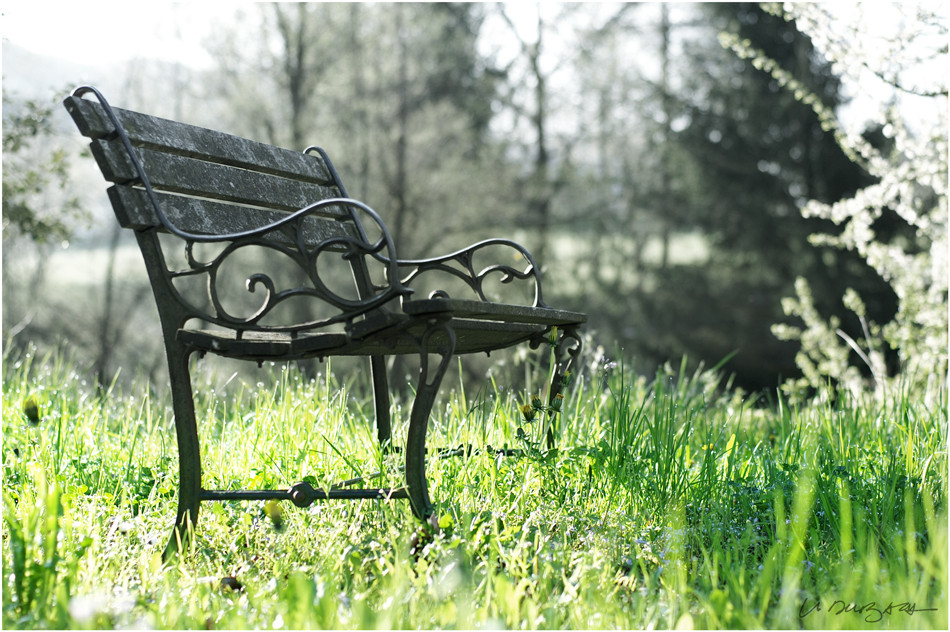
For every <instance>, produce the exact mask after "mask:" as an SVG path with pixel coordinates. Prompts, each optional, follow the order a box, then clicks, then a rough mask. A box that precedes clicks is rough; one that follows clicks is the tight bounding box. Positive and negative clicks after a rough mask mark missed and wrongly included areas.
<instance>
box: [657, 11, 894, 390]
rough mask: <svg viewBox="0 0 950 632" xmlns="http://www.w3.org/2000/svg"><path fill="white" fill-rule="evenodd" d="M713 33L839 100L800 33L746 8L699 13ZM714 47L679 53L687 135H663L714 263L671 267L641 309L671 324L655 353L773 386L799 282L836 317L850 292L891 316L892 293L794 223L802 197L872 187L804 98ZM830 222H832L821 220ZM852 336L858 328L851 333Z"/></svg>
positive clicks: (787, 355)
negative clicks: (722, 364) (675, 154)
mask: <svg viewBox="0 0 950 632" xmlns="http://www.w3.org/2000/svg"><path fill="white" fill-rule="evenodd" d="M702 10H703V12H704V13H705V14H706V16H707V19H708V22H709V24H710V25H711V26H712V27H713V28H715V29H716V30H718V31H721V32H724V33H727V34H731V35H732V36H734V37H736V38H738V39H741V40H743V41H750V42H753V45H754V46H756V47H758V48H761V49H762V50H765V51H768V55H769V56H771V57H772V58H774V59H777V60H781V61H780V62H779V63H783V64H786V65H787V66H788V67H790V68H793V69H794V73H795V75H796V76H797V77H799V80H800V81H801V82H802V83H803V84H805V85H808V86H809V87H810V89H811V90H812V92H813V93H814V94H816V95H819V98H820V99H821V101H822V102H823V103H825V104H826V107H827V108H829V109H831V110H834V109H835V108H838V107H840V106H841V105H842V103H843V99H842V96H841V93H840V83H839V81H838V80H837V78H836V77H835V76H834V74H833V73H832V69H831V66H830V64H828V63H827V62H824V61H823V60H822V59H820V58H819V57H818V55H817V54H816V53H815V51H814V48H813V46H812V44H811V42H810V40H809V39H808V38H807V37H806V36H804V35H803V34H802V33H800V32H799V31H798V30H797V29H796V28H795V26H794V24H790V23H787V22H785V21H784V20H782V19H780V18H776V17H775V16H772V15H770V14H769V13H767V12H765V11H763V10H762V9H761V8H760V7H759V6H758V5H754V4H708V5H702ZM710 41H711V40H710V39H709V38H706V39H702V40H699V39H693V40H690V41H687V42H686V44H685V46H684V55H685V56H686V58H687V60H688V63H687V64H686V67H687V68H689V69H690V70H689V72H687V73H685V74H684V75H683V80H684V83H683V88H682V92H681V93H680V96H679V101H680V107H681V108H682V113H683V114H682V116H683V123H682V129H681V130H680V131H678V132H676V133H675V134H673V135H672V136H671V138H670V140H671V141H673V144H674V145H675V146H678V147H679V148H680V150H679V151H680V153H679V156H680V157H681V159H682V160H683V161H685V162H686V164H689V163H691V165H689V167H688V168H687V169H684V170H681V171H679V174H684V175H685V177H686V178H688V180H687V181H686V182H683V179H682V178H683V175H677V176H674V177H676V178H678V179H680V181H681V182H683V184H682V190H683V191H685V192H687V199H686V200H685V205H686V206H687V208H688V210H689V214H690V220H689V221H690V223H691V224H693V225H695V226H698V227H699V228H700V229H701V231H702V234H703V235H704V237H705V239H706V241H707V244H708V247H709V258H708V260H707V261H703V262H702V263H700V264H687V265H678V266H671V267H670V268H668V269H667V270H665V271H664V273H663V275H662V278H661V281H660V284H659V288H658V290H657V291H656V292H654V293H653V294H652V295H651V297H650V299H651V300H649V301H646V302H645V305H646V306H647V310H646V312H647V316H648V318H649V319H650V320H651V321H652V322H659V323H668V324H669V325H670V327H669V328H668V329H667V330H666V331H663V332H660V334H661V335H659V336H652V337H651V338H652V340H653V341H655V342H654V343H650V342H646V341H644V342H645V344H647V345H651V344H652V347H653V348H652V351H653V353H654V354H655V355H656V356H657V357H664V356H666V357H669V356H673V357H676V356H677V355H681V354H687V355H689V356H692V357H698V358H706V359H712V358H724V357H726V356H727V355H729V354H730V353H732V352H736V355H735V356H734V358H733V359H732V360H731V361H730V363H729V365H728V366H729V369H730V370H731V371H734V372H735V374H736V376H737V379H738V381H739V382H740V383H742V384H744V385H746V386H749V387H754V388H760V387H767V386H768V384H769V383H770V382H771V381H772V380H774V377H773V376H775V375H792V374H795V373H796V372H797V370H798V369H797V367H796V366H795V363H794V356H795V352H796V350H795V347H794V345H790V344H787V343H783V342H782V341H779V340H777V339H776V338H775V337H774V336H773V335H772V333H771V329H770V328H771V324H772V323H774V322H776V321H777V320H778V319H780V318H781V315H782V312H781V298H782V297H783V296H785V295H787V294H788V293H789V292H790V291H791V289H792V283H793V280H794V279H795V278H796V277H803V278H808V279H810V280H812V282H813V287H814V289H815V296H816V299H817V300H819V301H820V303H821V304H822V307H823V308H824V309H826V310H828V311H829V312H832V313H840V312H842V311H843V310H844V306H843V305H842V304H841V302H840V297H841V295H842V293H843V291H844V288H846V287H860V288H862V290H863V292H864V293H865V295H867V296H869V297H874V302H873V303H870V302H869V305H868V308H869V310H871V311H872V312H873V313H874V314H876V315H885V316H886V315H887V314H888V313H891V312H893V309H894V304H893V294H892V293H890V292H889V289H888V288H887V286H886V284H884V283H882V282H881V280H880V279H879V278H877V275H876V274H875V273H874V272H873V271H872V270H871V269H869V268H868V267H867V266H866V264H864V262H863V261H861V260H860V258H858V257H855V256H853V255H850V254H849V253H843V252H841V251H834V250H832V249H829V248H817V247H815V246H813V245H811V244H809V243H808V241H807V236H808V235H809V234H811V233H812V232H814V231H816V230H819V229H820V228H821V227H820V225H821V224H822V222H821V221H820V220H816V219H811V218H802V217H801V215H800V214H799V213H798V210H797V209H798V206H799V204H800V203H801V202H802V201H803V200H804V199H809V198H814V199H821V200H825V201H835V200H838V199H840V198H841V197H843V196H846V195H850V194H853V192H854V191H856V190H857V189H858V188H859V187H861V186H863V185H866V184H867V183H868V182H869V178H868V175H867V174H866V173H865V172H864V171H863V170H862V169H860V167H858V166H856V165H855V164H854V163H852V162H851V161H850V160H849V159H848V157H847V155H846V154H845V153H844V152H842V151H841V149H840V148H839V147H838V145H837V143H836V142H835V139H834V135H833V134H831V133H830V132H828V131H827V130H825V129H824V128H823V126H822V123H821V121H820V120H819V118H818V117H817V116H816V115H815V113H814V111H812V109H811V108H809V107H808V106H806V105H804V104H802V103H799V102H798V101H796V100H795V98H794V96H793V95H791V94H789V93H788V92H787V91H785V90H783V89H782V87H781V86H780V85H779V84H778V82H776V81H775V79H774V78H772V77H771V76H770V75H769V74H768V73H767V72H764V71H763V70H761V69H760V68H758V67H757V66H756V64H753V63H751V61H748V60H741V59H732V60H730V59H728V55H730V54H731V53H730V52H729V51H727V50H721V49H720V50H716V49H715V48H712V47H711V46H710V45H709V43H710ZM825 228H827V226H825ZM852 332H853V333H854V334H855V335H856V334H857V331H856V330H854V329H852Z"/></svg>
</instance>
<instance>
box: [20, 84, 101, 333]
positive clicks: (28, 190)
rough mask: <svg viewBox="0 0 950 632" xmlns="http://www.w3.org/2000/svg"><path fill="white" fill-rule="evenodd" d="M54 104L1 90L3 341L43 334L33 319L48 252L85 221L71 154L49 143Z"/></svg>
mask: <svg viewBox="0 0 950 632" xmlns="http://www.w3.org/2000/svg"><path fill="white" fill-rule="evenodd" d="M56 105H57V104H56V103H55V102H52V101H50V102H44V101H39V100H33V99H19V98H17V97H15V96H14V95H11V94H9V93H7V92H4V93H3V219H2V222H3V287H4V295H5V296H4V300H3V339H4V344H7V343H9V342H13V339H14V338H16V336H18V335H19V334H21V333H23V332H24V331H26V332H27V333H26V337H32V336H43V335H45V333H46V332H43V331H42V325H41V324H40V322H39V321H37V322H34V318H35V317H36V315H37V313H38V312H39V311H40V310H41V309H42V308H43V307H44V303H43V302H42V300H40V299H41V298H42V296H43V293H44V292H45V288H46V284H45V281H46V275H47V263H48V259H49V256H50V254H51V253H52V252H53V251H54V250H55V249H56V248H59V247H61V245H62V244H63V243H64V242H66V241H67V240H68V239H69V238H70V236H71V235H72V233H73V230H74V229H75V228H76V226H77V225H78V224H80V223H81V222H82V221H83V219H85V214H84V213H83V211H82V209H81V205H80V202H79V198H78V197H77V196H76V195H75V194H74V193H73V192H72V191H71V187H70V186H69V185H70V182H71V181H70V178H69V167H70V158H71V157H70V155H69V153H68V152H67V151H66V150H65V149H63V148H60V147H57V146H56V145H55V144H54V143H52V142H51V138H52V137H53V135H54V127H53V118H52V111H53V108H54V107H56ZM37 328H40V329H39V330H37Z"/></svg>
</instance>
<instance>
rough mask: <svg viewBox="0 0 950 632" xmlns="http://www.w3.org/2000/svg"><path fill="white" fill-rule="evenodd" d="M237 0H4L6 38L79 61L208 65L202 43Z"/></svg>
mask: <svg viewBox="0 0 950 632" xmlns="http://www.w3.org/2000/svg"><path fill="white" fill-rule="evenodd" d="M238 4H239V3H236V2H221V1H220V0H208V1H204V2H201V1H197V0H194V1H191V2H155V1H149V2H129V1H128V0H126V1H125V2H116V1H114V0H112V1H108V2H104V1H101V0H80V1H68V0H67V1H63V0H59V1H55V2H54V1H50V0H4V1H3V3H2V5H0V7H2V8H0V11H2V22H0V32H2V34H3V39H4V41H9V42H10V43H12V44H16V45H18V46H22V47H23V48H26V49H28V50H30V51H33V52H35V53H41V54H44V55H48V56H51V57H59V58H61V59H66V60H69V61H73V62H76V63H80V64H91V65H103V64H107V63H110V62H114V61H117V60H127V59H132V58H135V57H150V58H158V59H164V60H168V61H181V62H188V63H190V64H192V65H198V66H202V65H207V64H209V63H210V60H209V59H208V57H207V54H206V53H205V51H204V49H203V48H202V46H201V43H202V40H203V39H204V37H205V35H206V34H207V33H208V31H209V29H211V28H212V25H213V24H214V23H215V19H214V15H215V12H216V10H217V11H218V12H221V11H226V12H228V13H229V14H230V13H232V12H233V11H234V10H235V9H236V7H237V5H238Z"/></svg>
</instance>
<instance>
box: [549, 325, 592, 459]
mask: <svg viewBox="0 0 950 632" xmlns="http://www.w3.org/2000/svg"><path fill="white" fill-rule="evenodd" d="M582 344H583V343H582V342H581V339H580V336H578V335H577V329H576V328H573V327H571V328H566V329H563V330H560V331H559V332H558V337H557V340H556V341H555V343H554V356H553V358H552V361H553V362H554V373H553V375H552V377H551V388H550V389H549V392H548V409H549V410H554V411H557V412H555V413H553V414H552V417H551V419H550V421H549V422H548V431H547V444H548V449H549V450H553V449H554V443H555V440H556V435H557V420H558V417H559V416H560V415H561V412H560V411H561V401H560V397H559V396H560V395H561V394H562V391H563V389H564V386H565V385H566V384H567V382H568V381H569V378H570V374H571V372H572V370H573V368H574V361H575V360H576V359H577V356H579V355H580V352H581V346H582ZM565 354H566V355H565Z"/></svg>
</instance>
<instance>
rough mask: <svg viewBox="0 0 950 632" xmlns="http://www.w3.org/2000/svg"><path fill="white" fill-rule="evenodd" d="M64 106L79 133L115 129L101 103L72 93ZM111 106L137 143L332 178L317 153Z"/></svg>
mask: <svg viewBox="0 0 950 632" xmlns="http://www.w3.org/2000/svg"><path fill="white" fill-rule="evenodd" d="M65 106H66V109H67V110H68V111H69V113H70V114H71V115H72V117H73V120H74V121H75V122H76V126H77V127H78V128H79V131H80V132H81V133H82V135H83V136H86V137H88V138H92V139H97V138H110V137H111V136H112V135H113V134H114V133H115V128H114V127H113V125H112V123H111V121H110V120H109V118H108V116H107V115H106V112H105V108H104V107H103V106H102V105H101V104H99V103H96V102H94V101H90V100H88V99H83V98H80V97H75V96H70V97H67V98H66V101H65ZM112 109H113V111H114V112H115V114H116V116H117V118H118V119H119V123H121V124H122V126H123V127H124V128H125V130H126V132H127V133H128V135H129V138H130V140H131V141H132V144H133V145H135V146H140V147H145V148H149V149H159V150H165V151H168V152H171V153H175V154H178V155H182V156H190V157H192V158H197V159H200V160H207V161H211V162H218V163H221V164H223V165H231V166H234V167H241V168H245V169H253V170H255V171H261V172H263V173H271V174H274V175H280V176H283V177H286V178H292V179H299V180H303V181H305V182H312V183H316V184H322V185H325V186H332V185H333V177H332V176H331V175H330V172H329V170H328V169H327V167H326V165H324V164H323V161H322V160H321V159H320V157H319V156H313V155H307V154H303V153H301V152H299V151H291V150H289V149H283V148H281V147H274V146H273V145H267V144H264V143H261V142H257V141H253V140H248V139H246V138H241V137H239V136H233V135H231V134H226V133H224V132H217V131H214V130H210V129H205V128H203V127H196V126H194V125H188V124H186V123H179V122H177V121H170V120H168V119H163V118H160V117H157V116H149V115H146V114H140V113H138V112H132V111H129V110H123V109H121V108H112ZM301 149H302V148H301Z"/></svg>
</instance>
